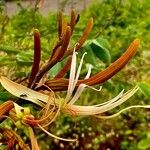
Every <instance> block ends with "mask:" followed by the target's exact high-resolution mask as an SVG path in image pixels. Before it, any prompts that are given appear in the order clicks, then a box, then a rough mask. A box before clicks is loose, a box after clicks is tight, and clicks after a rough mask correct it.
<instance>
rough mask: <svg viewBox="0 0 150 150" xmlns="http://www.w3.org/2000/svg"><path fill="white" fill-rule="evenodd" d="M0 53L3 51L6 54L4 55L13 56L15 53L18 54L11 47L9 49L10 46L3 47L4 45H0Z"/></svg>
mask: <svg viewBox="0 0 150 150" xmlns="http://www.w3.org/2000/svg"><path fill="white" fill-rule="evenodd" d="M0 51H4V52H6V53H8V54H9V53H14V54H16V53H18V52H19V50H17V49H15V48H13V47H10V46H5V45H0Z"/></svg>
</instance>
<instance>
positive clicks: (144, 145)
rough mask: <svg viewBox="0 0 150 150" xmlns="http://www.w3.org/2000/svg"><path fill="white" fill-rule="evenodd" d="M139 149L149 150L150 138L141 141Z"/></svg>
mask: <svg viewBox="0 0 150 150" xmlns="http://www.w3.org/2000/svg"><path fill="white" fill-rule="evenodd" d="M138 148H139V149H144V150H146V149H147V148H150V138H146V139H143V140H141V141H140V142H139V143H138Z"/></svg>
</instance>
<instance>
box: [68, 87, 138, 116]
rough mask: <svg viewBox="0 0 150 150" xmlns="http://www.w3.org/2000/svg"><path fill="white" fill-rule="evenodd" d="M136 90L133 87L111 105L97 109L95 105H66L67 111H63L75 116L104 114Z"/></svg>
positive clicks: (136, 88)
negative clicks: (72, 113) (73, 113)
mask: <svg viewBox="0 0 150 150" xmlns="http://www.w3.org/2000/svg"><path fill="white" fill-rule="evenodd" d="M137 90H138V87H134V88H133V89H131V90H130V91H128V92H126V93H125V94H123V96H122V97H121V98H119V99H118V100H117V101H115V102H114V103H111V104H109V103H107V104H106V105H103V106H100V107H97V106H95V105H93V106H79V105H68V106H67V109H68V110H65V111H66V112H67V113H68V112H70V111H73V112H75V114H76V115H96V114H100V113H103V112H106V111H108V110H110V109H113V108H115V107H117V106H119V105H120V104H122V103H123V102H125V101H126V100H128V99H129V98H130V97H131V96H132V95H133V94H134V93H135V92H136V91H137Z"/></svg>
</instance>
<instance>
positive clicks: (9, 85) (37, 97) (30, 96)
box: [0, 77, 49, 106]
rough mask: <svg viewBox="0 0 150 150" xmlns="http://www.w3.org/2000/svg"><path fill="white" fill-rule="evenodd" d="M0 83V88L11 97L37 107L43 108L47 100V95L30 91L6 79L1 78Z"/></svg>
mask: <svg viewBox="0 0 150 150" xmlns="http://www.w3.org/2000/svg"><path fill="white" fill-rule="evenodd" d="M0 82H1V84H2V86H3V87H4V88H5V89H6V90H7V91H8V92H10V93H11V94H12V95H14V96H17V97H19V98H22V99H25V100H28V101H31V102H33V103H35V104H38V105H39V106H44V103H46V102H47V100H48V98H49V96H48V95H45V94H42V93H39V92H36V91H34V90H31V89H29V88H27V87H25V86H23V85H21V84H18V83H15V82H13V81H11V80H9V79H8V78H6V77H1V78H0ZM43 102H44V103H43Z"/></svg>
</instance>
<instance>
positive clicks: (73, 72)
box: [65, 50, 76, 103]
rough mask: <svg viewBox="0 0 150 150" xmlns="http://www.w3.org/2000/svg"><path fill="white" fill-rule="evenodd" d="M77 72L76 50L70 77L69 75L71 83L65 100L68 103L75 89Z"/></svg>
mask: <svg viewBox="0 0 150 150" xmlns="http://www.w3.org/2000/svg"><path fill="white" fill-rule="evenodd" d="M75 74H76V52H75V50H74V52H73V55H72V62H71V69H70V77H69V85H68V90H67V96H66V98H65V102H66V103H67V102H68V101H69V99H70V97H71V95H72V92H73V90H74V80H75Z"/></svg>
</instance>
